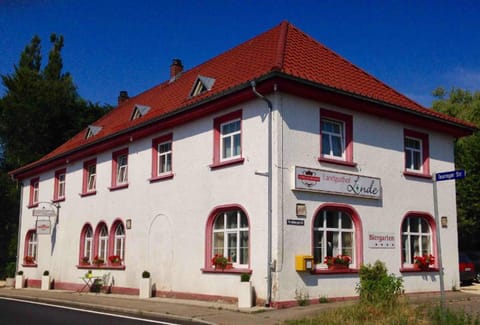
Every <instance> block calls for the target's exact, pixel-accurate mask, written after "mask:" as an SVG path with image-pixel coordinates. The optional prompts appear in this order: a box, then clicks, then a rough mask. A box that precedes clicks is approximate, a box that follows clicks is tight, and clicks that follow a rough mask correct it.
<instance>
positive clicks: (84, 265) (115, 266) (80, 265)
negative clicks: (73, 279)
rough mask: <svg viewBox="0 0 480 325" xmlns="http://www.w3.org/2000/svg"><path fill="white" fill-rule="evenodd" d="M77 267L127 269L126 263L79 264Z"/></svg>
mask: <svg viewBox="0 0 480 325" xmlns="http://www.w3.org/2000/svg"><path fill="white" fill-rule="evenodd" d="M77 269H80V270H84V269H89V270H125V265H108V264H105V265H94V264H78V265H77Z"/></svg>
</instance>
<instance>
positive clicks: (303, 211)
mask: <svg viewBox="0 0 480 325" xmlns="http://www.w3.org/2000/svg"><path fill="white" fill-rule="evenodd" d="M296 213H297V217H303V218H305V217H307V206H306V205H305V204H304V203H297V209H296Z"/></svg>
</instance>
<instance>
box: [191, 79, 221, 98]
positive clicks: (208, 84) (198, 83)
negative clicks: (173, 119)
mask: <svg viewBox="0 0 480 325" xmlns="http://www.w3.org/2000/svg"><path fill="white" fill-rule="evenodd" d="M214 83H215V79H213V78H208V77H204V76H198V77H197V80H195V83H194V84H193V89H192V91H191V92H190V97H194V96H197V95H200V94H202V93H204V92H206V91H209V90H211V89H212V87H213V84H214Z"/></svg>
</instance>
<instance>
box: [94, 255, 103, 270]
mask: <svg viewBox="0 0 480 325" xmlns="http://www.w3.org/2000/svg"><path fill="white" fill-rule="evenodd" d="M104 263H105V260H104V259H103V258H102V257H99V256H98V255H97V256H95V257H94V258H93V264H94V265H95V266H96V267H100V266H102V265H103V264H104Z"/></svg>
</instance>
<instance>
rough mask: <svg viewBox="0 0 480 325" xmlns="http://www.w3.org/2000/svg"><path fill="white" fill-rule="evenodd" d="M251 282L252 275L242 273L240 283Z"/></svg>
mask: <svg viewBox="0 0 480 325" xmlns="http://www.w3.org/2000/svg"><path fill="white" fill-rule="evenodd" d="M248 281H250V274H248V273H242V274H240V282H248Z"/></svg>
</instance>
